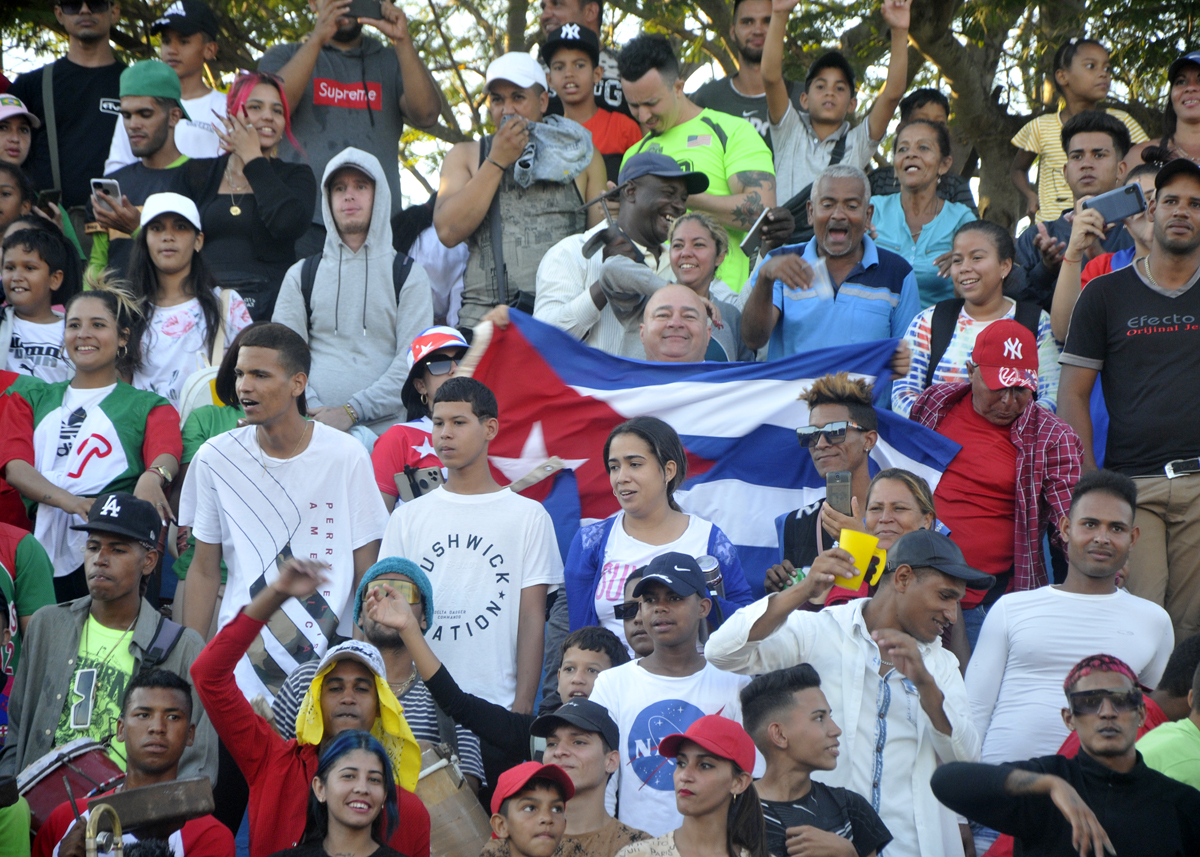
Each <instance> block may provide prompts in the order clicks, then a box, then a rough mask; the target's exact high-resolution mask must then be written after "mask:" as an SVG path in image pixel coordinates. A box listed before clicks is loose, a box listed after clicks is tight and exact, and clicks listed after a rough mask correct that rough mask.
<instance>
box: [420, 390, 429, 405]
mask: <svg viewBox="0 0 1200 857" xmlns="http://www.w3.org/2000/svg"><path fill="white" fill-rule="evenodd" d="M421 404H422V405H424V406H425V407H429V397H428V396H427V395H425V394H424V393H422V394H421Z"/></svg>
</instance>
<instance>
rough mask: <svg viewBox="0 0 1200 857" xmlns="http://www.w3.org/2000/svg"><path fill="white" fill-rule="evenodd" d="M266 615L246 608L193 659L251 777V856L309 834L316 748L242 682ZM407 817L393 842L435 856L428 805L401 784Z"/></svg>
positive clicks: (220, 726)
mask: <svg viewBox="0 0 1200 857" xmlns="http://www.w3.org/2000/svg"><path fill="white" fill-rule="evenodd" d="M263 626H264V623H263V622H256V621H254V620H253V619H251V618H250V617H249V616H247V615H246V614H245V613H239V614H238V615H237V616H235V617H234V619H233V621H232V622H230V623H229V624H228V625H226V626H225V627H224V628H222V629H221V631H220V632H219V633H218V634H217V636H215V637H213V639H212V641H211V642H209V644H208V645H207V646H205V647H204V651H202V652H201V653H200V655H199V656H198V657H197V658H196V660H195V662H194V663H193V664H192V680H193V681H194V682H195V685H196V692H197V693H198V694H199V695H200V700H201V702H203V703H204V710H205V711H207V712H208V717H209V720H210V721H211V722H212V725H213V728H215V729H216V730H217V735H219V736H220V738H221V741H222V742H223V743H224V744H225V746H226V747H227V748H228V749H229V754H230V755H231V756H233V758H234V759H236V760H237V763H238V767H239V768H241V769H242V774H243V775H244V776H245V777H246V782H247V783H249V784H250V857H267V855H270V854H274V853H275V852H276V851H283V850H284V849H286V848H293V847H295V846H296V844H297V843H298V842H299V841H300V837H301V836H303V835H304V822H305V818H306V814H307V808H308V794H309V790H310V789H311V784H312V781H313V777H314V776H315V775H316V773H317V748H316V747H314V746H313V745H311V744H303V745H302V744H297V743H296V742H295V741H294V740H292V741H284V740H283V739H282V738H280V737H279V734H278V733H277V732H276V731H275V730H274V729H272V728H271V726H270V725H269V724H268V723H267V721H266V720H264V719H263V718H262V717H260V716H259V715H258V714H257V713H256V712H255V711H254V709H253V708H252V707H251V706H250V703H249V702H247V701H246V697H245V696H243V695H242V692H241V690H239V689H238V686H237V682H236V681H235V680H234V678H233V668H234V667H235V666H236V665H237V662H238V659H240V658H241V656H242V655H244V654H245V653H246V650H247V649H249V648H250V644H251V643H252V642H253V641H254V638H255V637H257V636H258V632H259V631H261V630H262V629H263ZM397 796H398V798H399V801H398V803H399V810H400V824H399V826H398V827H397V828H396V832H395V833H394V834H393V835H392V838H391V841H389V842H388V845H390V846H391V847H392V848H394V849H396V850H397V851H399V852H400V853H401V854H404V855H407V857H429V812H428V810H426V809H425V804H423V803H421V799H420V798H418V797H417V796H416V795H415V794H413V793H412V792H408V791H405V790H404V789H397Z"/></svg>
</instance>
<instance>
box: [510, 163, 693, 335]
mask: <svg viewBox="0 0 1200 857" xmlns="http://www.w3.org/2000/svg"><path fill="white" fill-rule="evenodd" d="M620 179H621V182H620V185H619V187H618V188H616V189H615V191H614V193H618V194H619V196H620V199H621V210H620V212H619V213H618V214H617V227H618V229H620V230H621V232H623V233H624V235H621V234H620V233H605V229H606V228H607V226H606V224H604V223H601V224H598V225H596V226H593V227H592V228H591V229H588V230H587V231H586V232H581V233H579V234H577V235H568V236H567V237H566V238H564V239H563V240H561V241H559V242H558V243H557V244H555V245H554V246H553V247H551V248H550V249H549V250H547V251H546V255H545V256H543V257H542V262H541V264H540V265H538V272H537V299H536V302H535V303H534V308H533V317H534V318H536V319H538V320H539V321H544V322H546V323H547V324H552V325H554V326H555V327H557V328H559V329H561V330H565V331H566V332H567V333H569V334H571V335H572V336H574V337H575V338H576V339H579V340H581V341H582V342H584V343H585V344H587V345H591V346H592V347H593V348H599V349H600V350H601V351H605V352H607V353H609V354H615V355H617V356H619V357H632V358H635V359H640V358H642V357H643V356H644V355H643V352H642V345H641V342H640V341H639V340H638V335H637V322H638V321H639V320H640V319H641V309H642V306H643V305H644V302H645V294H643V293H640V291H639V289H638V285H640V284H639V283H637V282H635V281H634V279H633V278H632V277H631V276H629V273H630V272H629V270H628V266H623V268H622V271H621V274H622V276H621V277H620V278H619V279H617V280H616V281H614V278H613V277H611V276H610V277H609V278H607V281H602V279H601V273H602V269H604V268H605V267H606V266H605V265H604V262H605V260H606V259H609V258H611V257H613V256H625V257H626V258H628V259H632V260H633V261H634V262H636V263H643V262H644V265H645V271H644V272H643V271H642V270H641V268H640V267H639V268H638V269H637V273H640V274H644V275H648V274H657V275H658V276H659V277H661V278H664V279H668V280H673V279H674V278H675V277H674V274H672V273H671V258H670V254H669V253H667V252H666V248H665V246H664V245H665V242H666V240H667V235H668V233H669V232H670V230H671V221H672V220H674V219H675V218H677V217H682V216H683V215H684V213H686V212H687V201H688V196H689V195H691V194H696V193H702V192H703V191H704V190H706V189H707V188H708V176H706V175H704V174H703V173H697V172H688V171H686V170H683V169H681V168H680V166H679V164H678V163H676V161H675V159H674V158H671V157H669V156H667V155H663V154H660V153H654V152H644V153H642V154H638V155H634V156H633V157H631V158H630V159H629V160H628V161H626V162H625V166H624V168H623V169H622V170H621V175H620ZM598 204H599V205H603V204H604V203H598ZM597 236H603V237H597ZM594 242H600V247H599V248H597V249H595V250H594V251H593V254H592V255H591V256H585V255H584V250H585V248H586V247H587V245H589V243H594ZM588 249H591V248H588ZM640 279H641V281H642V282H644V283H647V284H650V285H649V287H650V288H653V286H654V285H657V284H658V283H660V282H661V280H658V279H654V278H651V277H649V276H642V277H641V278H640ZM606 285H607V286H608V288H606ZM613 286H616V287H617V289H618V290H620V291H622V292H625V291H628V292H629V293H630V295H631V298H633V300H634V303H633V304H631V305H630V306H629V307H626V305H625V302H624V301H622V303H621V305H620V306H614V305H612V304H611V303H610V302H609V296H610V294H609V293H610V292H611V291H612V287H613ZM639 298H640V300H639ZM630 320H632V324H629V322H630Z"/></svg>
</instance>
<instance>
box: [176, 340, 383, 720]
mask: <svg viewBox="0 0 1200 857" xmlns="http://www.w3.org/2000/svg"><path fill="white" fill-rule="evenodd" d="M236 361H237V364H236V365H237V395H238V403H239V404H240V405H241V406H242V408H243V410H245V412H246V422H247V425H246V426H244V427H242V428H236V429H233V430H232V431H228V432H225V433H224V434H220V435H217V436H216V437H213V438H211V439H209V440H208V441H207V442H205V444H204V445H203V446H202V447H200V449H199V450H198V451H197V452H196V455H195V457H193V458H192V462H191V465H190V466H189V469H188V473H187V477H186V479H185V480H184V484H183V493H182V496H181V499H180V504H179V519H180V523H181V524H184V525H190V526H191V527H192V533H193V535H194V536H195V537H196V554H195V558H194V559H193V560H192V564H191V567H190V568H189V570H188V580H187V599H186V601H185V606H184V613H183V620H184V624H186V625H187V626H188V627H189V628H193V629H195V630H197V631H198V632H200V634H201V635H205V634H207V632H208V629H209V625H210V624H211V622H212V613H213V606H214V604H215V602H216V596H217V588H218V586H219V585H220V583H221V561H222V560H224V561H225V565H226V566H227V567H228V569H229V575H228V581H227V584H226V588H225V595H224V598H223V600H222V601H221V612H220V616H219V618H218V624H219V626H220V627H224V626H225V624H226V623H228V622H229V621H230V620H232V619H233V618H234V617H235V616H237V614H238V613H239V612H240V611H241V609H242V608H243V607H244V606H246V605H247V604H249V603H250V601H251V599H252V598H253V596H254V593H256V592H258V591H259V590H260V589H261V588H262V587H263V586H266V585H267V584H269V583H270V582H271V581H272V580H274V579H275V577H276V576H277V574H278V569H277V566H278V564H279V563H282V562H284V561H286V560H287V559H288V558H289V557H292V556H296V557H299V558H301V559H312V560H317V561H319V562H323V563H326V564H328V566H329V571H328V573H327V577H328V581H327V582H326V584H325V585H323V586H322V587H320V588H319V589H318V590H317V591H316V592H315V593H313V595H312V596H311V597H309V598H308V599H306V600H305V601H303V602H301V601H298V600H296V599H294V598H293V599H290V600H288V601H287V602H286V603H285V604H284V605H283V609H282V610H281V611H279V612H278V613H277V614H276V615H275V617H274V618H273V619H272V621H271V623H270V624H268V625H267V626H266V627H264V628H263V630H262V632H261V633H260V634H259V637H258V639H257V640H256V641H255V642H254V644H253V645H251V647H250V651H249V653H248V654H247V655H246V656H244V657H243V658H242V659H241V660H240V661H239V662H238V665H237V668H236V669H235V671H234V675H235V677H236V678H237V683H238V687H239V688H241V690H242V692H243V693H244V694H245V695H246V696H247V698H253V697H254V696H256V695H258V694H264V695H266V696H267V698H268V699H272V698H273V695H274V693H275V691H277V690H278V689H279V687H280V686H281V685H282V684H283V681H284V679H286V678H287V676H288V675H289V674H290V673H291V672H292V670H294V669H295V668H296V666H297V665H298V664H300V663H302V662H304V661H306V660H311V659H314V658H316V659H319V658H320V657H321V656H322V655H323V654H324V653H325V650H326V648H328V646H329V645H330V644H331V642H337V639H336V638H348V637H350V636H351V635H352V634H353V631H354V627H353V622H352V613H353V610H352V607H353V599H354V592H355V589H356V588H357V586H358V581H359V579H360V578H361V577H362V576H363V574H364V573H365V572H366V571H367V569H368V568H370V567H371V566H372V565H373V564H374V563H375V560H376V559H377V558H378V556H379V539H380V537H381V536H382V535H383V530H384V528H385V527H386V526H387V510H386V509H385V508H384V506H383V500H382V499H380V497H379V491H378V489H376V487H375V476H374V471H373V470H372V468H371V459H370V457H369V456H368V455H367V451H366V449H365V448H364V447H363V445H362V444H361V443H359V441H358V440H356V439H355V438H353V437H351V436H350V435H348V434H345V433H344V432H339V431H337V430H336V429H332V428H330V427H329V426H327V425H325V424H323V423H319V422H316V421H309V420H306V419H305V418H304V416H303V414H304V413H305V401H304V388H305V385H306V384H307V382H308V369H309V365H310V362H311V356H310V353H309V350H308V346H307V345H305V344H304V340H303V339H301V338H300V336H299V335H298V334H297V333H295V332H294V331H292V330H290V329H288V328H287V327H284V326H283V325H281V324H272V323H266V324H259V325H255V326H254V328H253V329H248V330H247V331H246V333H245V334H244V335H243V336H242V340H241V343H240V344H239V347H238V351H237V355H236Z"/></svg>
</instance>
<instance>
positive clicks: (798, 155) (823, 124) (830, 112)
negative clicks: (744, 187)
mask: <svg viewBox="0 0 1200 857" xmlns="http://www.w3.org/2000/svg"><path fill="white" fill-rule="evenodd" d="M798 2H799V0H795V2H792V0H787V2H786V3H785V4H784V8H783V9H779V10H778V11H776V12H774V13H773V14H772V15H771V24H770V26H769V27H767V40H766V42H765V44H764V45H763V54H762V78H763V86H764V87H765V88H766V91H767V109H768V111H769V112H770V114H771V140H772V142H773V146H774V150H775V180H776V182H777V185H776V190H775V198H776V199H778V200H779V204H780V205H784V204H786V202H787V201H788V200H789V199H791V198H792V197H793V196H795V195H796V194H797V193H799V192H800V191H801V190H803V189H804V188H805V187H807V186H808V185H810V184H812V183H813V182H814V181H816V179H817V176H818V175H820V173H821V171H822V170H823V169H825V168H826V167H827V166H829V165H830V163H832V158H833V156H834V154H835V150H836V149H838V148H839V147H841V148H842V157H841V160H840V161H839V163H843V164H852V165H853V166H856V167H859V168H863V167H865V166H866V165H867V164H868V163H869V162H870V160H871V155H872V154H873V153H874V152H875V147H876V146H878V145H879V141H880V140H882V139H883V136H884V134H886V133H887V126H888V122H890V121H891V119H892V115H893V114H894V113H895V112H896V105H897V104H899V103H900V99H901V98H902V97H903V96H904V88H905V84H906V76H907V74H908V24H909V4H910V2H911V0H883V3H882V5H881V7H880V9H881V11H882V13H883V20H884V23H885V24H887V25H888V26H889V27H891V31H892V35H891V39H892V46H891V55H890V57H889V59H888V75H887V83H885V84H884V86H883V92H881V93H880V94H879V99H878V100H877V101H876V102H875V104H874V106H873V107H872V108H871V112H870V113H868V114H867V117H866V119H864V120H863V121H862V122H859V123H858V125H856V126H855V127H854V128H851V127H850V123H849V121H847V120H848V119H850V118H852V117H853V116H854V110H855V107H857V105H858V97H857V95H856V94H855V90H854V69H853V68H851V66H850V63H849V62H848V61H847V60H846V58H845V57H844V56H843V55H842V54H840V53H838V52H837V51H829V52H828V53H826V54H825V55H824V56H822V57H820V58H819V59H818V60H817V61H816V62H815V63H813V64H812V65H811V66H810V67H809V69H808V75H807V77H805V79H804V94H803V95H801V96H800V107H801V109H803V110H806V111H807V113H800V112H799V111H797V110H796V108H795V107H793V106H792V102H791V100H790V99H789V98H788V92H787V85H786V84H785V83H784V80H783V52H784V44H783V42H784V35H785V34H786V33H787V21H788V17H789V16H790V14H791V11H792V9H794V8H795V7H796V4H797V3H798ZM776 8H778V7H776Z"/></svg>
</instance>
